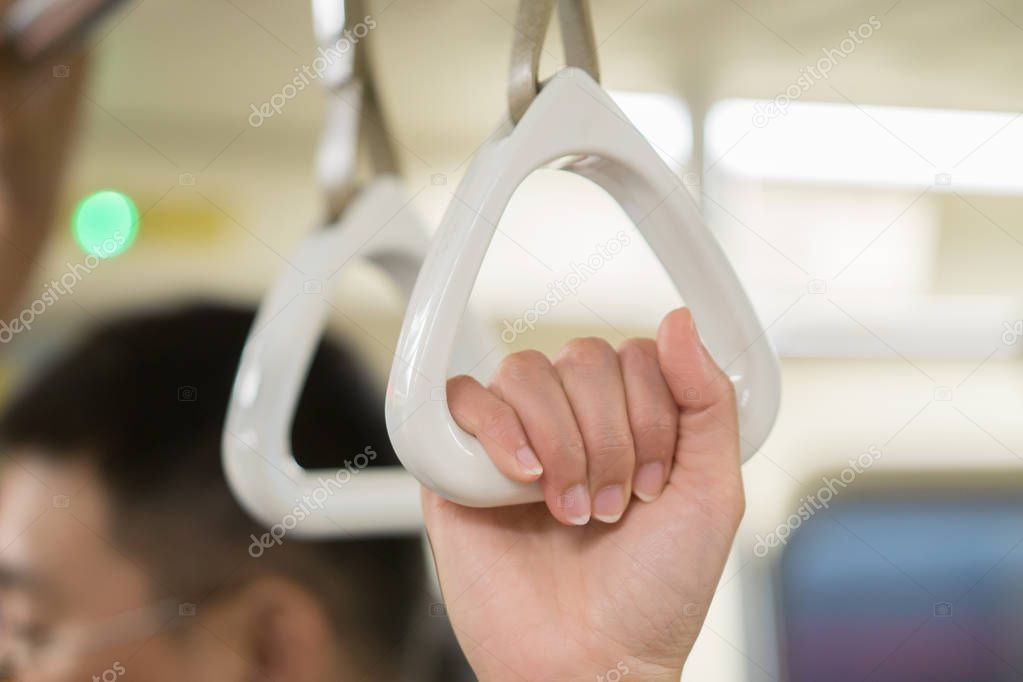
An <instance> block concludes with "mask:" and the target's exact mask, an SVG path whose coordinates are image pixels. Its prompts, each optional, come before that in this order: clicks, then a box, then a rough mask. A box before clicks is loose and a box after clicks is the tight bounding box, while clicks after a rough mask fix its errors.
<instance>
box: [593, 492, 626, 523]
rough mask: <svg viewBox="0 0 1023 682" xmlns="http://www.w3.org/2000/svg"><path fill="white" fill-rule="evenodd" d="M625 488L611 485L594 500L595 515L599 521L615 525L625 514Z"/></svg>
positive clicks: (598, 493)
mask: <svg viewBox="0 0 1023 682" xmlns="http://www.w3.org/2000/svg"><path fill="white" fill-rule="evenodd" d="M625 502H626V500H625V488H624V487H622V486H620V485H609V486H607V487H606V488H601V489H600V490H599V491H598V492H597V496H596V497H595V498H593V515H594V516H595V517H597V520H598V521H603V522H604V523H614V522H615V521H617V520H618V519H620V518H622V514H624V513H625Z"/></svg>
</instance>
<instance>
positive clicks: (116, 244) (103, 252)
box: [73, 190, 139, 258]
mask: <svg viewBox="0 0 1023 682" xmlns="http://www.w3.org/2000/svg"><path fill="white" fill-rule="evenodd" d="M73 229H74V233H75V241H77V242H78V246H80V247H81V249H82V251H85V252H86V253H88V254H92V255H94V256H96V257H98V258H113V257H114V256H118V255H120V254H122V253H124V252H125V251H127V250H128V247H130V246H131V245H132V242H134V241H135V237H136V235H137V234H138V231H139V212H138V209H136V208H135V204H134V202H132V200H131V199H130V198H128V196H127V195H125V194H122V193H120V192H115V191H113V190H104V191H102V192H96V193H95V194H90V195H89V196H87V197H85V198H84V199H82V201H81V202H80V203H79V204H78V208H76V209H75V217H74V222H73Z"/></svg>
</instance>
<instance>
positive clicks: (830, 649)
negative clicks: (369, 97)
mask: <svg viewBox="0 0 1023 682" xmlns="http://www.w3.org/2000/svg"><path fill="white" fill-rule="evenodd" d="M307 5H308V3H307V2H303V1H302V0H292V1H289V2H278V1H276V0H144V1H140V0H134V1H132V2H130V3H128V4H127V5H126V6H125V7H124V8H123V10H121V11H119V12H118V13H117V14H116V15H115V16H113V17H111V19H110V20H109V21H108V22H107V23H106V24H105V25H104V26H103V27H102V29H101V31H100V34H99V36H98V37H97V47H96V52H95V59H94V66H95V67H96V68H95V73H94V76H93V80H92V83H91V86H90V89H89V91H88V96H87V100H86V107H85V112H86V121H85V124H84V127H83V131H82V135H81V144H80V148H79V153H78V155H77V158H76V161H75V164H74V167H73V170H72V174H71V181H70V183H69V189H68V192H67V195H66V197H65V204H66V205H65V207H64V210H63V211H62V214H61V216H62V217H61V220H63V221H64V225H65V226H63V227H61V229H60V230H58V232H59V236H58V237H56V238H55V239H54V240H53V242H52V244H51V248H50V250H49V252H48V255H47V258H46V261H45V263H44V267H43V268H42V270H41V271H40V272H39V273H38V276H37V281H36V282H35V283H34V284H32V286H31V287H30V288H29V290H28V296H27V299H31V298H32V297H34V296H35V295H37V293H35V292H41V291H42V290H43V288H44V287H45V282H47V281H49V280H50V279H52V278H54V277H57V276H59V275H60V274H61V273H62V272H64V271H65V270H66V268H67V267H68V264H74V263H81V262H83V260H84V257H85V255H84V253H83V251H82V250H81V246H80V245H79V243H78V242H77V241H76V239H75V238H74V236H73V230H72V222H73V216H74V212H75V211H74V209H75V206H76V205H77V204H78V202H80V201H81V200H82V199H83V198H85V197H87V196H89V195H90V194H92V193H94V192H97V191H100V190H116V191H118V192H122V193H124V194H125V195H126V196H127V197H130V199H131V200H132V201H133V202H134V204H135V205H136V206H137V207H138V212H139V215H140V220H139V224H138V233H137V235H136V238H135V239H134V241H133V242H132V243H131V244H130V248H127V249H126V250H124V252H123V253H120V254H119V255H117V256H116V257H113V258H109V259H107V260H105V261H103V263H102V264H101V265H100V266H99V267H98V268H97V269H96V271H95V272H93V273H90V274H89V275H88V276H86V277H84V278H82V281H80V282H79V283H78V284H77V285H76V287H75V289H74V291H73V294H72V295H68V296H65V297H62V298H61V300H60V301H59V302H58V303H57V305H55V306H53V307H52V309H49V310H47V312H46V313H45V314H44V315H40V316H38V318H37V319H36V321H35V326H34V329H35V330H36V333H33V334H31V335H23V338H19V339H16V340H15V341H14V342H13V343H12V344H11V348H10V349H9V350H10V352H8V353H5V354H4V355H3V359H4V369H3V371H2V373H0V376H2V382H0V385H9V384H10V382H11V381H12V380H13V379H15V378H16V374H17V373H18V372H22V371H25V370H26V368H29V367H31V366H32V365H33V364H34V363H35V362H36V361H37V360H38V359H39V358H41V357H43V356H45V354H46V353H48V352H49V351H50V350H51V349H52V347H54V346H56V345H58V344H60V343H62V342H63V341H65V340H66V339H67V338H68V336H69V334H70V333H72V332H73V331H74V330H75V329H78V328H80V327H82V326H84V325H88V324H89V323H90V322H91V321H93V320H95V319H96V318H97V317H100V316H102V315H104V314H106V313H108V312H111V311H114V310H117V309H122V308H125V307H130V306H135V305H152V304H155V303H158V302H160V301H164V300H177V299H181V298H184V297H189V296H193V295H200V296H218V297H228V298H231V299H237V300H243V301H250V302H255V301H257V300H258V298H259V296H260V295H261V294H262V292H263V291H264V289H265V288H266V286H267V285H268V283H269V282H270V281H271V279H272V278H273V277H274V276H275V274H276V273H278V272H279V271H280V270H281V269H282V268H286V267H288V256H289V254H290V253H291V252H292V250H293V248H294V247H295V246H296V244H297V242H298V240H299V239H300V238H301V237H302V236H303V235H304V234H306V233H307V232H308V231H309V230H311V229H312V228H314V226H315V225H316V224H317V221H318V218H319V216H320V215H321V213H322V210H323V206H322V199H321V195H320V192H319V190H318V188H317V185H316V182H315V178H314V166H313V158H314V154H315V150H316V146H317V142H318V138H319V134H320V131H321V127H322V122H323V121H322V117H323V111H324V104H325V102H324V100H325V95H324V94H323V92H322V90H321V89H320V88H318V87H309V88H306V89H305V90H303V91H302V92H299V93H297V95H296V96H295V97H294V98H292V99H289V100H288V101H287V102H286V104H285V106H284V107H283V108H282V109H281V112H280V113H279V114H277V113H275V114H274V115H273V116H272V117H270V118H268V119H266V120H264V121H262V123H261V125H258V126H254V125H253V121H254V120H255V119H253V117H252V116H253V106H255V107H259V106H260V105H261V104H262V103H264V102H267V101H268V100H269V99H270V98H271V97H272V96H273V95H274V94H275V93H280V92H281V91H282V87H283V86H284V85H285V84H286V83H288V82H290V81H291V79H292V78H293V77H294V75H295V73H296V69H301V68H302V67H303V66H304V65H309V64H311V63H312V61H313V59H314V58H315V57H316V52H315V43H314V39H313V36H312V30H311V18H310V10H309V7H308V6H307ZM515 5H516V3H515V2H513V1H512V0H431V1H430V2H419V1H417V0H376V1H375V2H371V3H370V11H371V13H372V14H373V16H374V18H375V19H376V23H377V27H376V28H375V29H373V31H372V33H371V35H370V36H369V38H368V39H367V40H368V42H367V45H368V46H369V49H370V51H371V54H372V59H373V64H374V69H375V70H376V72H377V87H378V89H379V92H380V96H381V99H382V102H383V108H384V114H385V116H386V118H387V120H388V123H389V125H390V128H391V133H392V135H393V141H394V143H395V146H396V147H397V150H398V152H399V154H400V161H401V166H402V170H403V173H404V175H405V177H406V178H407V181H408V185H409V188H410V190H411V193H412V195H413V196H414V199H413V205H414V208H415V209H416V210H417V211H419V212H420V213H421V214H422V216H423V217H424V218H425V219H426V221H427V224H428V225H436V224H437V222H438V220H439V218H440V215H441V213H442V212H443V210H444V207H445V206H446V204H447V202H448V201H449V200H450V199H451V195H452V193H453V192H454V190H455V188H456V186H457V183H458V181H459V178H460V177H461V174H462V173H463V172H464V170H465V168H466V165H467V162H468V160H469V159H470V157H471V156H472V154H473V152H474V150H475V149H476V148H477V147H478V146H479V145H480V144H481V143H482V142H483V140H484V139H485V138H486V137H487V135H488V134H489V133H490V132H491V130H492V129H493V127H494V126H495V124H496V123H497V122H498V120H499V118H500V117H501V116H502V115H503V112H504V110H505V106H506V98H505V75H506V70H507V62H508V57H509V50H510V45H511V40H512V33H513V29H512V23H513V19H514V12H515ZM593 15H594V21H595V24H596V32H597V39H598V42H599V43H600V57H601V67H602V72H603V82H604V85H605V86H606V87H607V88H609V89H610V90H612V92H613V93H614V94H615V95H616V96H617V97H618V98H619V101H620V102H621V104H622V106H623V108H624V109H625V110H626V112H627V113H628V114H629V116H630V117H633V119H634V121H635V122H636V124H637V125H638V126H639V127H640V128H641V130H643V132H644V133H646V134H647V135H648V137H649V138H650V139H651V140H652V141H653V142H654V143H655V144H656V145H657V147H658V149H659V150H660V151H661V152H662V153H663V155H664V157H665V158H666V160H668V162H669V164H671V165H672V166H673V167H674V168H676V169H677V170H678V173H679V175H680V176H681V177H682V178H683V181H684V184H685V186H686V188H687V189H688V190H689V191H690V192H691V193H692V194H693V197H694V200H695V201H697V202H698V203H699V204H700V206H701V208H702V209H703V211H704V214H705V216H706V219H707V221H708V222H709V224H710V225H711V227H712V229H713V230H714V231H715V233H716V234H717V235H718V237H719V239H720V240H721V242H722V244H723V246H724V248H725V250H726V251H727V253H728V255H729V257H730V258H731V260H732V262H733V264H734V265H735V267H736V269H737V270H738V272H739V274H740V277H741V278H742V280H743V281H744V283H745V285H746V286H747V287H748V289H749V292H750V294H751V296H752V298H753V300H754V303H755V305H756V306H757V308H758V310H759V313H760V316H761V319H762V321H763V323H764V325H765V326H766V327H767V329H768V334H769V335H770V337H771V339H772V340H773V342H774V344H775V345H776V348H777V350H778V351H779V353H780V355H781V357H782V367H783V372H784V398H783V404H782V409H781V414H780V418H779V421H778V424H777V426H776V428H775V431H774V433H773V435H772V436H771V438H770V440H769V441H768V443H767V445H766V446H765V447H764V449H763V450H762V451H761V452H760V453H759V454H758V455H757V456H756V457H755V458H754V459H753V460H752V461H751V462H750V463H749V464H747V465H746V467H745V476H746V485H747V491H748V512H747V516H746V520H745V522H744V525H743V528H742V530H741V531H740V536H739V539H738V542H737V544H736V550H735V552H734V556H733V557H732V560H731V562H730V564H729V566H728V568H727V569H726V571H725V575H724V578H723V579H722V584H721V588H720V590H719V593H718V597H717V601H716V603H715V605H714V608H713V609H712V611H711V615H710V618H709V620H708V624H707V628H706V630H705V632H704V633H703V634H702V635H701V638H700V640H699V642H698V644H697V647H696V652H695V653H694V656H693V658H692V660H691V663H690V664H689V668H688V669H687V673H686V679H690V680H708V679H713V680H721V681H735V682H738V681H740V680H768V679H793V680H820V679H823V678H821V677H819V676H817V674H816V673H815V668H814V666H815V660H819V659H820V657H821V656H827V657H831V659H832V660H834V657H839V660H844V661H845V660H847V661H848V670H849V679H872V680H906V679H916V680H921V679H927V680H931V681H940V680H953V679H955V680H960V679H983V680H989V681H991V680H1003V679H1004V680H1009V679H1020V676H1021V675H1023V672H1021V671H1023V654H1021V649H1020V647H1019V646H1018V642H1017V641H1013V639H1012V638H1011V637H1010V635H1011V634H1013V633H1018V632H1020V627H1019V626H1020V625H1021V623H1020V616H1019V614H1020V612H1021V611H1020V606H1021V603H1023V578H1021V577H1020V576H1021V575H1023V571H1021V570H1020V569H1021V563H1023V547H1021V545H1023V516H1021V513H1020V512H1021V509H1020V507H1021V504H1023V503H1021V501H1020V500H1021V497H1020V493H1019V490H1020V487H1019V485H1018V483H1019V475H1020V472H1021V471H1023V467H1021V462H1020V460H1021V459H1023V457H1021V455H1020V453H1023V428H1021V426H1020V420H1019V415H1020V414H1021V413H1023V371H1021V370H1023V365H1021V363H1020V359H1019V353H1020V349H1021V348H1023V342H1021V341H1020V339H1021V337H1023V305H1021V303H1023V301H1021V296H1020V294H1021V292H1023V267H1020V265H1019V264H1020V263H1021V262H1023V166H1021V159H1023V120H1021V119H1023V114H1021V113H1020V108H1021V106H1023V81H1021V79H1020V77H1019V74H1020V73H1021V72H1023V5H1021V4H1020V3H1018V2H1014V1H1012V0H930V1H925V0H883V1H880V2H875V1H873V0H867V1H864V0H856V1H854V0H825V1H821V0H812V1H811V0H787V1H785V2H780V1H778V0H730V1H727V2H722V1H716V0H684V1H680V0H614V1H612V0H594V2H593ZM851 35H855V36H856V39H853V38H851V37H850V36H851ZM551 40H552V41H553V42H552V44H551V46H550V47H549V48H548V50H547V51H548V52H549V53H550V54H552V55H560V46H559V45H558V44H557V42H558V38H557V32H556V31H552V36H551ZM556 66H558V65H557V64H556V63H555V61H554V60H553V59H552V60H550V63H548V64H546V65H545V70H547V71H548V72H549V71H551V70H553V69H554V68H555V67H556ZM825 69H826V70H827V73H824V70H825ZM622 230H624V231H626V232H627V233H628V234H630V235H631V236H632V237H633V238H632V239H631V241H630V245H629V246H628V247H627V248H625V249H624V250H623V251H622V252H621V253H619V254H617V255H616V256H614V257H613V258H609V259H605V260H604V262H603V264H602V266H601V267H600V268H598V269H596V270H595V271H594V272H593V273H592V274H591V275H589V276H587V277H586V278H585V281H584V282H583V283H582V284H581V285H580V286H579V287H578V289H577V290H576V291H575V292H574V293H573V295H572V296H569V297H567V298H566V299H565V300H564V301H563V302H562V303H560V304H559V305H558V306H557V307H556V308H555V309H553V310H552V311H551V312H550V313H548V314H547V315H544V316H542V319H539V320H538V321H537V323H536V328H535V329H534V330H531V331H528V332H527V333H525V334H523V335H521V336H519V337H518V338H516V339H515V341H514V344H513V347H514V348H524V347H538V348H540V349H542V350H546V351H550V352H553V351H555V350H556V349H557V348H558V347H559V346H560V345H561V344H562V343H563V342H564V341H565V340H567V339H569V338H571V337H573V336H578V335H580V334H587V335H589V334H595V335H601V336H604V337H606V338H608V339H609V340H610V341H612V342H613V343H615V342H619V341H621V340H623V339H624V338H626V337H628V336H632V335H651V334H652V332H653V330H654V329H655V326H656V323H657V321H658V320H659V318H660V317H661V316H662V315H663V314H664V313H665V312H666V311H667V310H668V309H669V308H670V307H673V306H675V305H677V304H678V300H679V299H678V297H677V295H676V294H675V293H674V292H673V291H672V288H671V286H670V284H669V282H668V279H667V277H666V275H665V274H664V273H663V272H662V270H661V269H660V267H659V266H657V265H656V264H655V263H656V261H655V259H654V257H653V255H652V254H651V253H650V251H649V249H648V248H647V247H646V245H645V244H644V243H643V242H642V240H641V239H640V238H639V236H638V234H637V233H636V232H635V229H634V228H633V226H632V225H631V224H630V223H629V222H628V220H627V219H626V218H625V216H624V214H623V213H622V211H621V210H620V209H619V208H618V207H617V206H616V205H615V204H614V203H613V201H611V199H610V198H608V197H607V196H606V195H604V194H603V193H602V192H601V191H600V190H598V189H596V188H594V187H592V186H590V185H588V184H587V183H586V182H585V181H583V180H581V179H579V178H576V177H574V176H569V175H567V174H562V173H558V172H556V171H539V172H537V173H535V174H534V175H533V176H531V177H530V178H529V179H528V180H527V181H526V182H525V183H524V185H523V186H522V188H521V189H520V191H519V192H518V194H517V195H516V198H515V200H514V201H513V203H512V205H511V206H510V208H509V210H508V212H507V214H506V215H505V218H504V219H503V221H502V223H501V225H500V226H499V231H498V234H497V236H496V237H495V240H494V243H493V246H492V248H491V251H490V254H489V255H488V258H487V261H486V262H485V263H484V266H483V271H482V274H481V276H480V279H479V283H478V286H477V289H476V292H475V293H474V303H475V306H476V308H477V309H478V311H479V312H480V313H482V314H483V315H484V316H486V317H487V319H489V320H490V321H492V323H493V325H494V328H495V330H501V329H502V328H503V323H504V321H507V320H514V319H517V318H519V317H521V316H522V315H523V313H524V311H527V310H529V309H531V308H533V306H534V305H535V302H536V301H538V300H540V299H542V297H543V296H544V294H545V293H546V292H547V290H548V289H547V287H548V285H549V284H550V283H552V282H555V281H557V280H560V279H563V278H564V277H565V275H567V274H568V273H570V272H573V267H574V266H576V265H578V264H580V263H584V262H585V261H586V259H587V258H588V257H589V256H590V255H591V254H594V253H596V252H598V250H599V248H600V246H601V245H602V244H605V243H607V242H608V240H610V239H612V238H614V237H615V235H616V234H617V233H618V232H619V231H622ZM332 295H333V296H334V308H333V320H332V322H333V323H334V325H335V326H336V327H337V328H338V330H340V331H341V332H342V333H344V334H346V335H347V336H348V337H349V338H350V339H351V340H352V341H353V342H355V343H357V344H359V345H360V346H361V347H362V348H363V349H364V351H365V353H366V357H367V359H368V360H369V361H370V362H372V363H373V364H374V365H376V366H377V367H379V368H380V370H381V376H383V375H384V373H385V372H386V371H387V369H388V368H389V365H390V359H391V351H392V349H393V346H394V343H395V341H396V337H397V330H398V328H399V325H400V318H401V314H402V313H403V310H402V309H401V306H400V305H399V303H398V300H397V296H396V294H395V293H394V292H393V291H392V290H391V289H390V288H389V285H388V283H387V281H386V280H385V279H384V278H383V277H382V276H381V275H380V274H379V273H377V272H375V271H374V270H372V268H370V267H369V266H364V267H363V266H357V267H355V268H353V269H352V271H351V272H350V273H348V274H346V276H345V278H344V279H343V281H341V282H339V285H338V286H337V287H336V290H335V291H333V292H332ZM722 314H727V311H722ZM29 336H30V338H29ZM719 360H722V361H727V359H719ZM381 381H383V379H381ZM1014 484H1015V485H1014ZM825 490H827V491H829V492H824V491H825ZM825 500H826V501H825Z"/></svg>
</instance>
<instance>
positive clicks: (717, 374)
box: [657, 308, 740, 478]
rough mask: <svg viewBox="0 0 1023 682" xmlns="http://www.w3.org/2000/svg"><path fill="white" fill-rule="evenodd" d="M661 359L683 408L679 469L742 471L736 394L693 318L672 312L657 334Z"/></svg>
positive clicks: (684, 311) (716, 472)
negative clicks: (697, 329)
mask: <svg viewBox="0 0 1023 682" xmlns="http://www.w3.org/2000/svg"><path fill="white" fill-rule="evenodd" d="M657 356H658V361H659V362H660V365H661V373H662V374H663V375H664V379H665V381H666V382H667V383H668V388H669V389H670V390H671V393H672V395H673V396H674V398H675V402H676V403H677V404H678V406H679V445H678V457H677V458H676V466H680V467H682V468H683V469H685V470H691V471H699V472H702V473H704V474H709V475H711V476H713V477H714V478H718V477H724V476H729V477H730V476H733V475H736V474H738V472H739V464H740V448H739V423H738V415H737V411H736V406H735V390H734V387H733V386H732V382H731V380H730V379H729V378H728V376H727V375H726V374H725V373H724V372H723V371H722V370H721V368H720V367H718V366H717V363H715V362H714V359H713V358H711V356H710V353H708V352H707V349H706V348H705V347H704V345H703V342H702V341H701V340H700V336H699V334H698V333H697V331H696V325H695V323H694V321H693V316H692V313H690V312H689V309H688V308H679V309H677V310H674V311H672V312H670V313H668V315H667V316H665V318H664V320H663V321H662V322H661V326H660V328H658V330H657Z"/></svg>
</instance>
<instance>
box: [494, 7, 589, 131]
mask: <svg viewBox="0 0 1023 682" xmlns="http://www.w3.org/2000/svg"><path fill="white" fill-rule="evenodd" d="M555 2H557V3H558V21H559V23H560V24H561V40H562V42H563V43H564V48H565V64H566V65H567V66H574V67H577V68H579V69H582V70H583V71H585V72H586V73H588V74H589V75H590V77H592V78H593V80H594V81H596V82H598V83H599V82H600V69H599V66H598V63H597V39H596V37H595V36H594V33H593V18H592V16H591V15H590V3H589V0H521V2H519V11H518V14H517V16H516V17H515V40H514V42H513V43H512V58H511V70H510V72H509V75H508V113H509V114H510V115H511V120H512V122H513V123H518V121H519V119H520V118H522V115H523V114H524V113H526V109H528V108H529V105H530V104H532V102H533V100H534V99H535V98H536V95H537V93H538V92H540V88H541V87H543V83H541V82H540V54H541V53H542V52H543V44H544V40H545V39H546V37H547V27H548V26H550V23H551V17H552V15H553V13H554V3H555Z"/></svg>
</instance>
